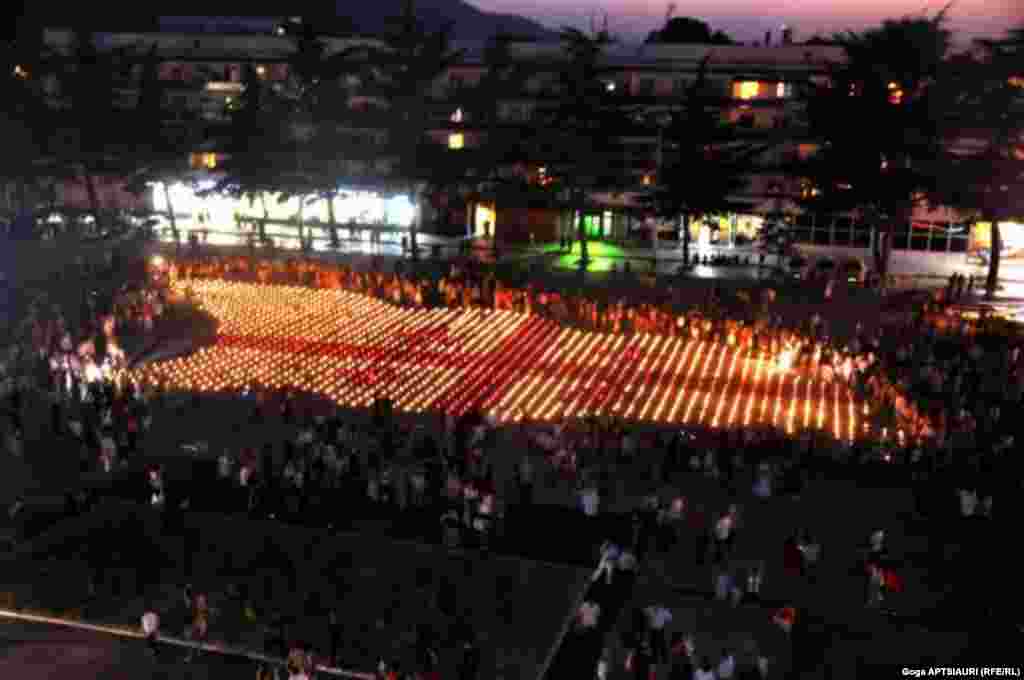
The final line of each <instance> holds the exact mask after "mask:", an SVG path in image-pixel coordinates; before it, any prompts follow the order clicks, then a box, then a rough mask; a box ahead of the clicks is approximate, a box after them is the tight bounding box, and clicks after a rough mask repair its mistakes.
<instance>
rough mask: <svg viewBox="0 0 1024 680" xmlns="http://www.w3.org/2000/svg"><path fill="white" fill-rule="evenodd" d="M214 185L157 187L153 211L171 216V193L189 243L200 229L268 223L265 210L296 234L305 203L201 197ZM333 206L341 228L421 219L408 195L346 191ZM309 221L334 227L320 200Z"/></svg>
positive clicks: (308, 209)
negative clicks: (293, 228) (294, 226)
mask: <svg viewBox="0 0 1024 680" xmlns="http://www.w3.org/2000/svg"><path fill="white" fill-rule="evenodd" d="M212 186H213V185H212V182H204V183H197V184H195V185H186V184H182V183H175V184H171V185H169V186H167V187H166V188H165V187H164V186H163V185H162V184H159V183H158V184H154V185H153V192H152V198H153V209H154V211H155V212H157V213H161V214H165V215H166V214H167V212H168V202H167V194H170V203H171V205H173V207H174V215H175V222H176V223H177V226H178V228H179V229H180V230H181V231H182V233H183V236H185V237H186V238H187V236H188V233H189V232H191V231H194V230H209V231H210V232H217V231H221V232H232V233H237V230H236V217H240V218H242V220H243V221H249V222H251V221H255V220H262V219H264V212H263V211H264V208H265V209H266V219H267V220H268V222H270V223H271V224H274V223H277V224H278V225H281V226H283V227H285V228H286V229H290V228H291V225H292V224H294V223H295V221H296V219H297V217H298V211H299V199H298V198H297V197H291V198H289V199H287V200H284V201H282V200H281V196H280V194H273V193H268V194H264V196H263V197H262V200H260V199H259V198H257V199H255V200H252V201H250V200H249V199H248V198H241V199H236V198H232V197H230V196H224V195H221V194H210V195H207V196H199V195H197V194H198V193H200V192H202V191H204V190H208V189H210V188H212ZM165 192H166V193H165ZM307 200H308V199H307ZM333 203H334V217H335V221H336V222H337V224H338V225H340V226H344V225H346V224H351V223H355V224H359V225H381V226H384V225H386V226H390V227H408V226H409V225H411V224H412V221H413V218H414V217H415V214H416V208H415V206H414V205H413V203H412V201H411V200H410V199H409V197H408V196H405V195H395V196H385V195H383V194H380V193H377V192H370V191H342V192H340V193H339V194H338V195H337V196H336V197H335V198H334V200H333ZM303 218H304V220H305V221H306V223H307V225H309V224H310V223H313V224H316V223H321V224H324V225H326V224H328V223H329V222H330V211H329V210H328V205H327V201H326V200H317V201H314V202H312V203H307V204H306V205H305V207H304V210H303ZM271 233H276V232H271ZM281 233H282V234H285V233H287V232H281ZM288 235H289V236H290V235H291V234H288ZM214 240H215V239H214V237H212V236H211V239H210V241H211V242H214Z"/></svg>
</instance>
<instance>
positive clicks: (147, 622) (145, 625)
mask: <svg viewBox="0 0 1024 680" xmlns="http://www.w3.org/2000/svg"><path fill="white" fill-rule="evenodd" d="M142 632H143V634H144V635H145V636H146V647H147V648H148V649H149V653H150V654H152V655H153V656H154V657H155V656H157V654H158V652H159V649H158V647H157V644H156V642H157V638H158V637H159V635H160V616H159V615H157V613H156V612H155V611H153V609H152V608H149V609H147V610H146V613H145V614H143V615H142Z"/></svg>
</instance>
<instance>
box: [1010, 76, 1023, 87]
mask: <svg viewBox="0 0 1024 680" xmlns="http://www.w3.org/2000/svg"><path fill="white" fill-rule="evenodd" d="M1009 83H1010V85H1012V86H1013V87H1020V88H1024V76H1012V77H1011V78H1010V80H1009Z"/></svg>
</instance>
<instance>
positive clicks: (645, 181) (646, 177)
mask: <svg viewBox="0 0 1024 680" xmlns="http://www.w3.org/2000/svg"><path fill="white" fill-rule="evenodd" d="M642 181H643V185H644V186H645V187H649V186H651V182H653V181H654V180H653V178H652V177H651V176H650V175H644V178H643V180H642Z"/></svg>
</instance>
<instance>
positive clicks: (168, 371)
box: [137, 280, 862, 439]
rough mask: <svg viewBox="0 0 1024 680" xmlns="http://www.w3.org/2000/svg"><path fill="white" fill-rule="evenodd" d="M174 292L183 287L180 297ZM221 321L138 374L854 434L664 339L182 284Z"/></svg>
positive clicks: (770, 387) (721, 353)
mask: <svg viewBox="0 0 1024 680" xmlns="http://www.w3.org/2000/svg"><path fill="white" fill-rule="evenodd" d="M177 285H178V286H181V285H183V284H177ZM189 287H190V289H191V291H192V295H193V296H194V299H195V300H196V301H197V303H198V304H199V306H200V307H201V308H202V309H204V310H205V311H206V312H208V313H209V314H211V315H212V316H213V317H214V318H216V319H217V321H218V323H219V325H218V338H217V341H216V343H215V344H214V345H212V346H210V347H207V348H204V349H201V350H199V351H197V352H195V353H193V354H192V355H190V356H187V357H182V358H178V359H172V360H169V361H165V362H159V363H154V364H150V365H148V366H145V367H143V368H141V369H138V371H137V372H138V373H141V374H142V375H144V376H145V377H146V378H148V379H151V380H160V381H163V382H166V383H168V384H169V385H171V386H173V387H177V388H184V389H189V390H200V391H238V390H242V389H244V388H245V387H247V386H250V385H253V384H260V385H264V386H268V387H272V388H275V389H281V388H291V389H296V390H301V391H308V392H316V393H320V394H323V395H325V396H327V397H328V398H330V399H332V400H333V401H335V402H337V403H338V404H341V405H345V406H354V407H365V406H368V405H369V404H371V403H372V401H373V400H374V399H375V398H376V397H377V396H379V395H386V396H388V397H389V398H391V399H392V401H393V402H394V404H395V406H396V408H398V409H400V410H405V411H410V412H423V411H444V412H448V413H452V414H455V415H459V414H462V413H465V412H467V411H469V410H472V409H478V410H481V411H483V412H486V413H488V414H490V415H492V416H493V417H495V418H496V419H497V420H499V421H505V422H509V421H520V420H531V421H534V420H537V421H554V420H558V419H560V418H563V417H579V416H584V415H596V414H607V415H612V416H616V417H621V418H624V419H626V420H637V421H649V422H660V423H666V424H674V425H697V424H700V425H705V426H709V427H712V428H719V427H729V428H732V427H740V426H750V425H758V424H761V425H773V426H775V427H780V428H784V429H785V430H787V431H789V432H795V431H796V430H797V429H804V428H817V429H821V430H826V431H828V432H829V433H831V434H832V435H833V436H834V437H836V438H837V439H847V438H849V439H852V438H853V437H854V436H855V435H857V434H860V433H861V431H862V428H861V427H860V425H859V423H858V418H859V417H860V408H858V405H857V404H855V402H854V398H853V396H852V395H851V394H850V392H849V391H848V390H847V389H846V388H845V387H844V386H841V385H839V384H837V383H828V382H825V381H823V380H820V379H817V378H816V377H813V376H808V375H804V374H801V373H799V372H797V371H794V370H793V369H791V368H790V367H791V365H792V360H793V357H792V356H790V355H785V356H781V355H780V356H778V357H776V358H775V359H774V360H770V359H764V358H755V357H753V356H752V355H751V353H750V352H749V351H748V350H745V349H742V348H738V347H734V346H729V345H724V344H713V343H708V342H699V341H694V340H691V339H683V338H670V337H667V336H661V335H647V334H635V335H632V336H625V335H620V334H608V333H593V332H586V331H581V330H577V329H567V328H563V327H560V326H558V325H557V324H555V323H553V322H551V321H548V320H544V319H540V318H538V317H530V316H526V315H522V314H518V313H515V312H509V311H480V310H473V311H467V310H446V309H433V310H425V309H416V310H411V309H401V308H397V307H394V306H392V305H389V304H388V303H385V302H382V301H380V300H376V299H373V298H370V297H366V296H363V295H360V294H357V293H351V292H346V291H337V290H315V289H309V288H301V287H295V286H279V285H258V284H248V283H237V282H226V281H216V280H206V281H193V282H191V283H190V284H189Z"/></svg>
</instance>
